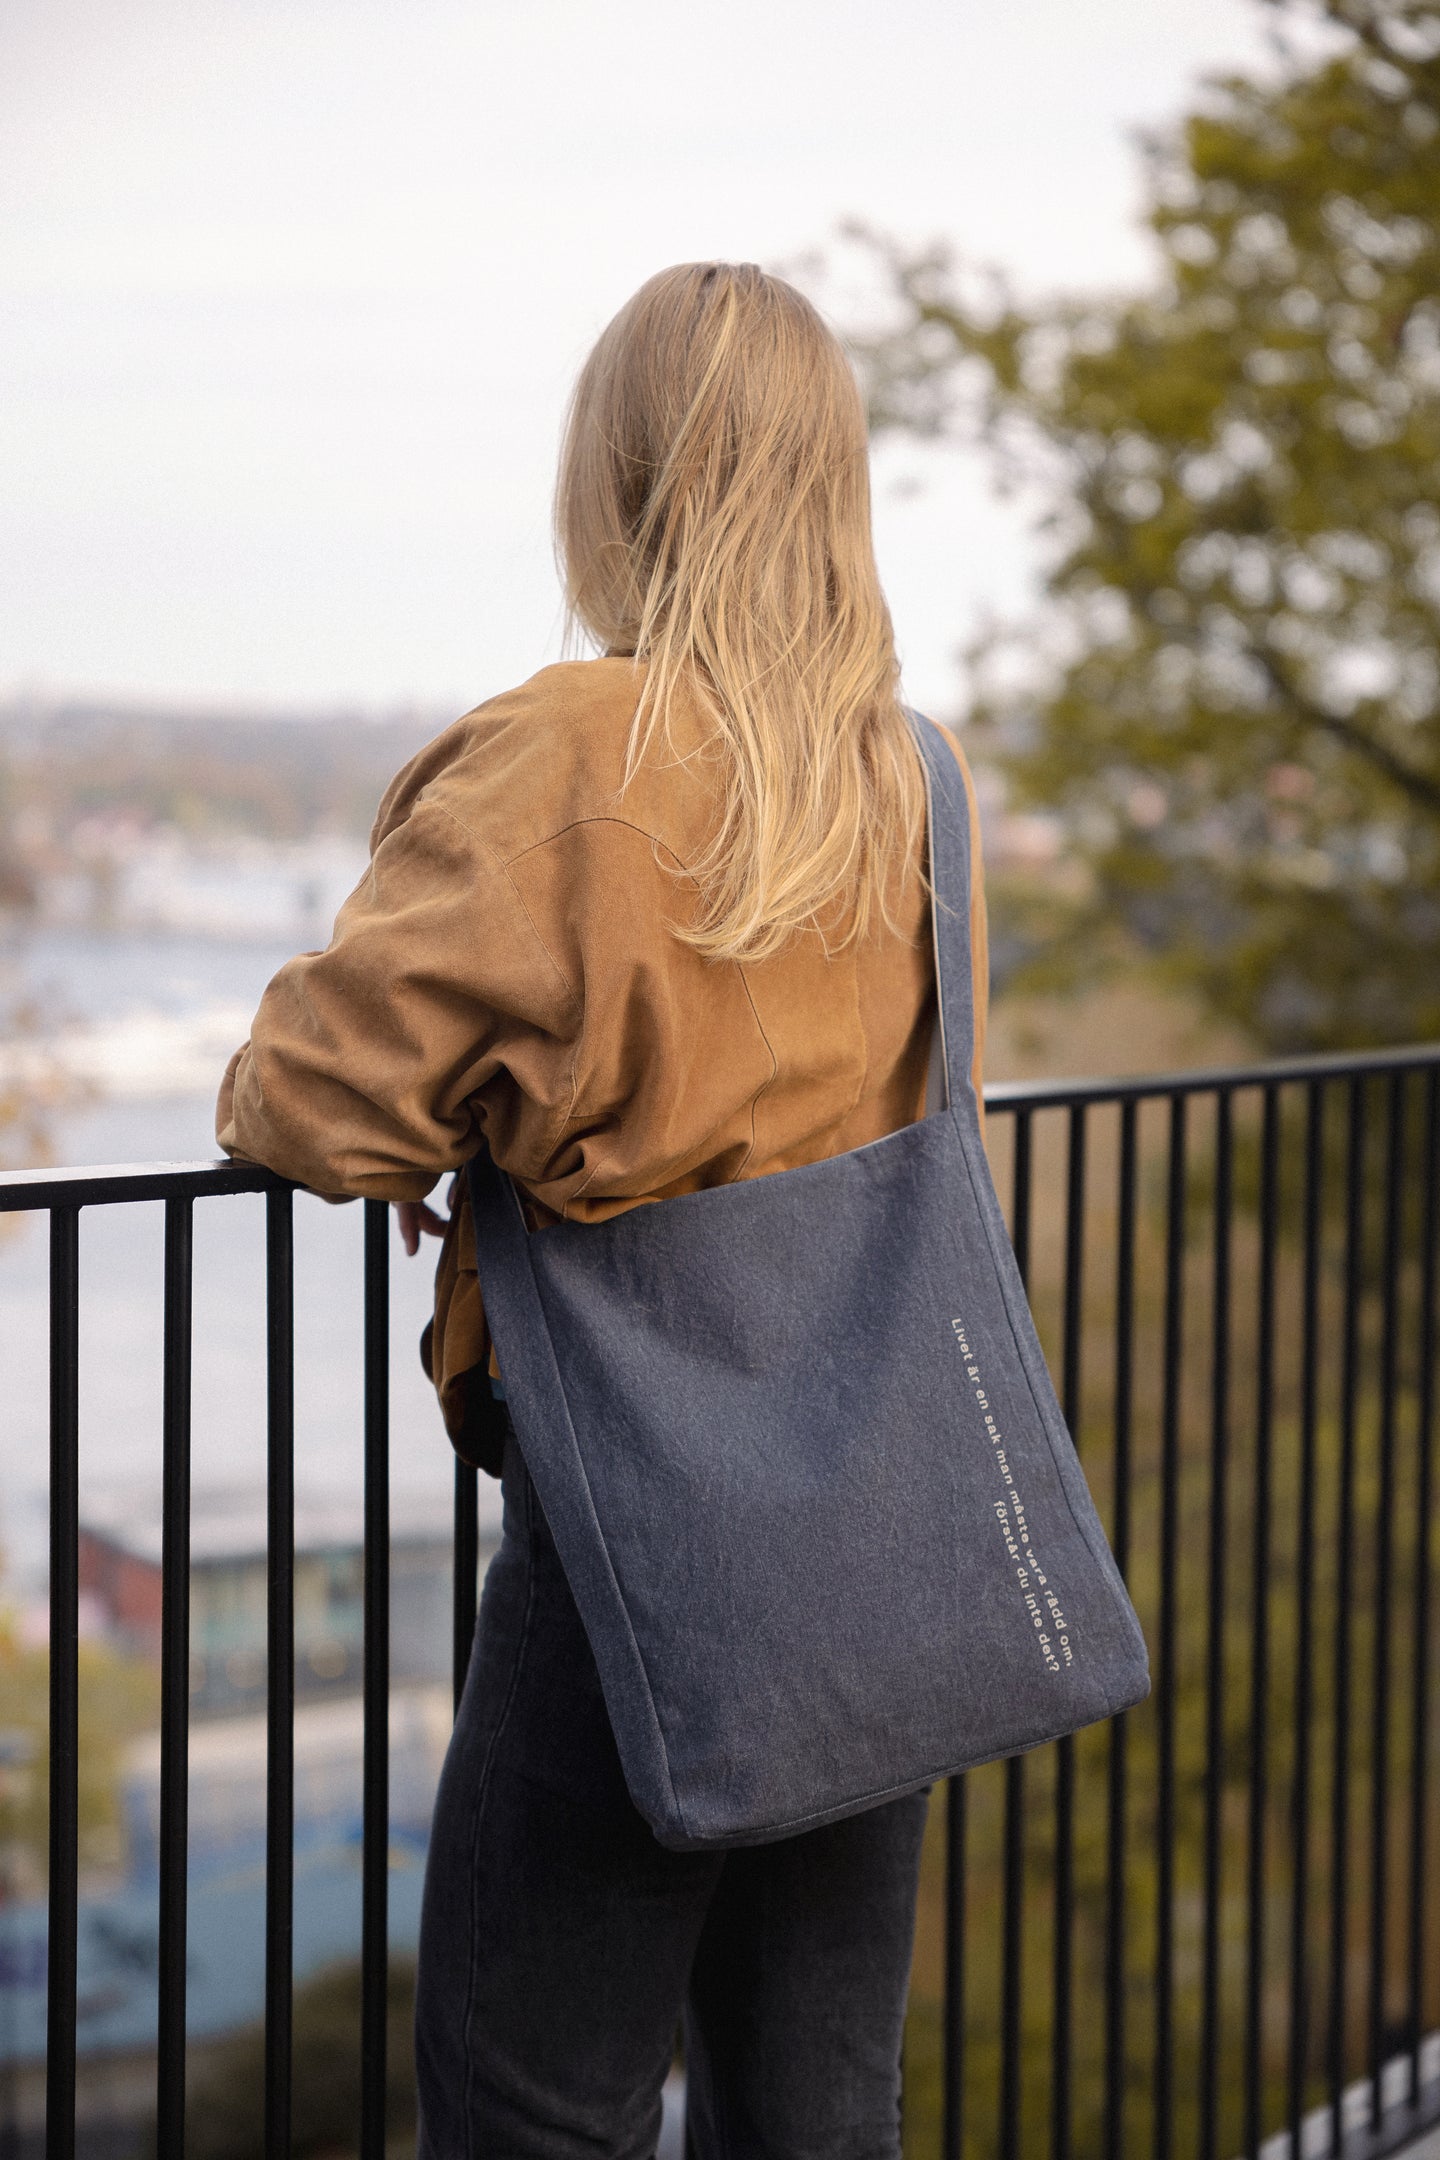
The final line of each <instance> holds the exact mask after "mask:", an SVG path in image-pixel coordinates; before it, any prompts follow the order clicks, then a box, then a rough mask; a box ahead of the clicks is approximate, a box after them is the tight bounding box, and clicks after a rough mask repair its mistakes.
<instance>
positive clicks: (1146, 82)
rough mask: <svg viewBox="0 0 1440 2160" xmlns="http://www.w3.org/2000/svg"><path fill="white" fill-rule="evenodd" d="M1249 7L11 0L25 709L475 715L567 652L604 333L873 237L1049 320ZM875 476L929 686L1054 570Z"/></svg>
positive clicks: (11, 253) (4, 99) (10, 140)
mask: <svg viewBox="0 0 1440 2160" xmlns="http://www.w3.org/2000/svg"><path fill="white" fill-rule="evenodd" d="M1263 35H1264V23H1263V10H1262V9H1261V8H1260V7H1259V6H1257V5H1256V4H1255V0H1007V4H1006V5H1004V6H999V7H997V6H996V5H995V0H887V4H886V5H885V6H884V7H880V6H877V5H876V4H875V0H723V4H722V0H711V4H709V5H707V6H704V7H697V6H693V5H687V4H685V0H610V4H609V5H596V4H595V0H504V4H501V0H485V4H476V0H472V4H469V5H465V6H460V5H457V4H454V0H179V4H170V0H0V694H3V693H4V692H6V691H15V690H22V689H29V690H34V691H40V692H62V691H65V690H70V689H77V688H85V689H98V690H107V691H115V692H119V693H122V694H126V695H132V696H148V695H158V696H163V697H166V698H172V697H185V696H191V695H194V696H198V697H201V698H204V699H206V700H211V699H215V700H241V701H245V702H251V701H257V702H265V703H271V702H273V703H283V704H302V705H303V704H321V703H324V704H331V703H335V702H338V701H346V702H350V701H354V702H356V703H358V704H360V705H362V706H365V707H369V708H378V707H382V706H387V705H391V704H395V703H411V702H415V703H418V704H420V705H422V706H425V707H427V708H429V707H434V708H436V709H437V711H438V712H439V713H440V714H441V715H443V714H444V713H446V712H447V711H455V712H459V711H461V710H463V709H465V708H466V707H467V706H469V705H471V704H473V703H475V702H476V701H477V700H478V699H480V698H482V697H486V696H489V695H492V694H493V693H494V692H496V691H498V690H500V689H503V688H505V687H507V686H508V685H509V684H511V683H514V682H517V681H519V680H521V679H523V678H524V677H525V676H527V675H529V674H530V673H531V672H532V671H533V670H534V669H535V668H537V667H539V666H542V665H543V664H544V663H545V662H546V661H547V660H549V659H553V658H555V657H556V656H557V654H558V650H559V632H560V618H559V607H558V596H557V589H556V584H555V578H554V572H553V568H552V564H551V557H550V541H549V502H550V485H551V476H552V469H553V460H554V454H555V446H556V441H557V435H558V428H559V421H560V414H561V409H562V405H563V401H564V397H565V394H566V391H567V389H568V386H569V383H570V380H571V378H572V376H573V374H574V371H575V369H576V367H577V366H578V364H579V362H580V360H581V358H582V357H583V355H584V352H585V350H586V348H587V346H588V344H589V342H590V340H591V339H592V338H593V337H594V335H595V333H596V332H597V331H598V329H599V328H600V327H601V325H602V324H603V323H604V322H605V321H606V319H607V318H608V317H609V316H610V315H611V314H612V313H613V312H614V310H615V309H616V308H617V307H618V306H619V305H620V303H621V302H622V301H623V300H624V299H625V298H626V296H627V295H628V293H629V292H631V291H632V290H633V289H634V287H635V286H636V285H637V284H639V282H640V281H641V280H642V279H643V278H644V277H646V276H648V275H649V274H650V272H651V271H653V270H656V269H658V268H660V267H661V266H662V265H664V264H666V263H669V262H676V261H682V260H687V259H693V258H697V257H706V256H726V257H732V258H746V259H750V260H755V261H760V262H763V263H766V264H768V265H770V266H772V267H783V265H784V264H785V263H786V262H787V261H788V260H791V259H793V258H794V257H795V256H796V255H798V254H799V253H800V252H801V251H803V250H806V249H809V248H811V247H813V246H815V245H816V244H817V243H823V242H825V241H826V240H827V238H829V237H830V236H831V234H832V233H833V229H834V226H835V224H836V221H837V220H838V219H840V218H841V217H843V216H846V215H859V216H862V217H864V218H866V219H867V220H869V221H870V222H872V223H875V224H878V225H880V226H882V227H884V228H886V229H889V230H891V231H894V232H896V233H898V234H901V235H903V236H904V237H906V238H907V239H913V240H924V239H928V238H930V237H933V236H937V235H944V236H947V237H949V238H951V239H953V240H954V241H956V242H957V243H958V244H960V245H961V246H962V247H964V248H965V249H966V250H968V251H969V252H971V253H973V254H975V255H977V256H980V257H982V258H986V259H990V260H995V261H999V262H1001V263H1003V264H1004V265H1006V266H1007V267H1008V268H1009V269H1010V270H1011V272H1012V273H1013V274H1014V275H1015V276H1016V277H1017V278H1018V280H1019V281H1020V282H1021V283H1022V285H1023V286H1024V287H1025V288H1027V289H1029V290H1032V291H1036V290H1043V289H1047V288H1053V287H1055V286H1058V285H1072V286H1073V285H1086V286H1093V285H1096V284H1105V283H1110V282H1113V281H1116V280H1123V279H1128V278H1131V277H1134V276H1135V275H1137V274H1138V273H1140V272H1141V271H1142V270H1143V267H1144V263H1145V259H1146V258H1145V254H1144V249H1143V246H1142V243H1141V241H1140V239H1139V237H1138V236H1137V234H1136V231H1135V228H1134V222H1133V213H1134V207H1135V203H1136V186H1137V169H1136V159H1135V155H1134V151H1133V149H1132V147H1131V143H1130V139H1129V132H1128V131H1129V130H1130V129H1131V128H1133V127H1134V126H1135V125H1136V124H1137V123H1144V124H1150V123H1153V122H1155V121H1157V120H1160V119H1162V118H1164V117H1166V116H1168V115H1170V114H1172V113H1174V112H1175V111H1177V110H1178V109H1179V108H1180V107H1181V106H1182V105H1183V103H1184V101H1185V100H1186V98H1187V96H1188V94H1189V92H1190V90H1191V87H1192V85H1193V83H1194V81H1195V78H1196V76H1197V74H1198V73H1199V72H1200V71H1202V70H1205V69H1210V68H1214V67H1225V66H1229V65H1232V64H1235V63H1237V62H1242V63H1243V62H1246V61H1250V60H1253V59H1254V58H1255V57H1256V56H1257V55H1258V53H1259V52H1260V51H1261V49H1262V40H1263ZM920 463H921V461H920V458H919V457H918V455H917V454H916V453H913V452H910V451H908V450H905V449H903V448H897V449H896V450H886V451H885V452H884V453H883V454H882V455H881V456H880V457H879V458H878V459H877V482H878V485H877V512H876V530H877V542H878V546H879V552H880V561H881V571H882V575H883V576H884V578H885V582H886V587H887V590H888V593H889V596H890V600H891V605H892V608H893V611H894V614H895V617H896V623H897V628H898V631H899V634H900V641H901V649H902V654H903V655H904V658H905V663H906V680H907V688H908V691H909V694H910V696H911V697H912V698H914V699H916V700H917V701H919V702H921V703H924V704H930V705H932V706H937V707H941V708H943V707H944V705H945V704H946V702H947V699H948V698H949V697H950V696H951V694H952V690H953V682H954V674H953V668H952V664H951V660H950V655H951V653H952V652H953V649H954V647H955V645H956V644H957V642H958V641H959V640H960V638H961V637H962V636H963V635H964V634H965V632H966V631H967V630H968V628H969V627H970V626H971V625H972V623H973V621H974V619H975V614H976V611H977V609H980V608H983V607H985V606H987V605H989V606H996V605H999V606H1005V605H1008V604H1012V603H1014V602H1015V601H1016V600H1017V599H1018V598H1019V597H1020V596H1021V595H1022V594H1023V592H1024V590H1025V584H1026V579H1027V576H1028V575H1029V573H1030V570H1031V567H1032V552H1031V548H1030V544H1029V543H1028V541H1027V540H1026V539H1025V537H1024V535H1023V532H1022V530H1021V528H1020V526H1019V523H1018V520H1017V517H1016V515H1015V513H1013V512H1011V511H1009V510H1008V509H1006V508H1004V507H1002V506H1000V505H998V504H996V503H995V502H993V501H992V500H991V499H990V497H989V496H988V494H987V492H986V488H985V485H984V481H983V478H982V476H981V474H980V472H979V471H978V469H976V468H973V467H969V466H967V465H966V464H965V463H964V462H963V461H961V460H959V459H957V458H955V457H953V456H948V457H944V458H940V459H937V458H935V457H934V456H933V455H932V456H931V457H929V458H928V459H927V460H926V462H925V469H926V471H927V473H928V484H927V486H926V489H925V491H924V493H923V494H922V495H921V496H919V497H918V498H917V497H914V496H905V495H903V494H902V493H900V492H899V490H898V489H897V488H896V487H895V484H894V483H895V480H896V477H897V476H898V475H900V474H901V473H902V472H913V471H916V470H918V469H920Z"/></svg>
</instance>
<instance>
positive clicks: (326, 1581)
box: [80, 1487, 488, 1718]
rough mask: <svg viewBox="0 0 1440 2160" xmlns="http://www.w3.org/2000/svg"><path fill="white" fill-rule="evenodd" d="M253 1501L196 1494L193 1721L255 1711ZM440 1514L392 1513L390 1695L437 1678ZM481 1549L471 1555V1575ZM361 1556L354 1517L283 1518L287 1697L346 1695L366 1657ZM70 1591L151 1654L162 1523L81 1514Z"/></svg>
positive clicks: (443, 1624)
mask: <svg viewBox="0 0 1440 2160" xmlns="http://www.w3.org/2000/svg"><path fill="white" fill-rule="evenodd" d="M265 1532H266V1519H265V1498H264V1494H263V1493H258V1492H256V1491H254V1490H253V1489H252V1488H248V1487H247V1488H245V1489H241V1490H236V1491H233V1492H211V1493H207V1494H205V1495H203V1496H197V1498H196V1500H195V1503H194V1505H193V1507H192V1511H191V1524H190V1553H191V1566H190V1706H191V1713H192V1715H193V1716H195V1717H199V1718H207V1717H217V1716H227V1715H231V1714H238V1713H243V1712H246V1711H254V1710H257V1709H259V1708H260V1707H261V1706H262V1705H263V1703H264V1701H265V1627H266V1610H267V1603H266V1564H265ZM452 1540H453V1528H452V1525H451V1522H450V1519H449V1513H448V1510H446V1509H442V1508H438V1507H436V1506H434V1505H433V1504H430V1503H423V1504H417V1503H414V1502H404V1501H397V1502H394V1503H392V1509H391V1534H390V1671H391V1678H392V1680H393V1681H394V1682H395V1683H397V1684H400V1685H404V1684H415V1683H425V1682H435V1683H443V1682H444V1681H445V1680H446V1679H447V1678H448V1676H449V1661H450V1644H451V1628H450V1597H451V1549H452ZM487 1558H488V1553H487V1552H485V1551H482V1554H481V1561H482V1565H483V1563H484V1561H485V1560H486V1559H487ZM363 1584H364V1553H363V1545H362V1538H361V1526H360V1522H359V1519H358V1516H357V1513H356V1510H355V1509H354V1508H353V1507H351V1506H349V1505H346V1504H343V1503H342V1504H337V1503H335V1502H333V1501H328V1500H318V1499H309V1500H300V1499H297V1502H296V1508H295V1694H296V1699H297V1701H300V1702H304V1701H307V1700H313V1699H315V1698H317V1697H323V1696H337V1695H346V1694H354V1693H357V1692H358V1690H359V1687H360V1681H361V1667H362V1659H363V1652H364V1606H363ZM80 1589H81V1595H82V1596H83V1597H84V1599H85V1600H86V1608H87V1613H88V1615H89V1618H90V1620H91V1623H92V1624H93V1625H96V1626H98V1627H99V1629H100V1630H101V1631H102V1632H103V1633H104V1634H105V1635H107V1636H108V1637H109V1638H110V1639H111V1640H112V1641H113V1642H114V1643H115V1645H116V1647H117V1648H119V1649H123V1650H126V1651H128V1652H129V1653H130V1654H131V1655H133V1656H138V1657H143V1658H146V1659H153V1660H154V1661H155V1662H156V1663H157V1664H158V1662H159V1658H160V1515H159V1509H158V1507H156V1506H154V1505H148V1506H147V1505H141V1504H139V1503H137V1501H136V1500H135V1499H134V1498H133V1497H130V1496H126V1497H123V1498H120V1499H117V1500H114V1501H111V1502H109V1503H106V1502H103V1501H101V1502H97V1503H95V1504H92V1505H90V1506H89V1507H87V1510H86V1514H85V1518H84V1520H83V1521H82V1523H81V1527H80Z"/></svg>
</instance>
